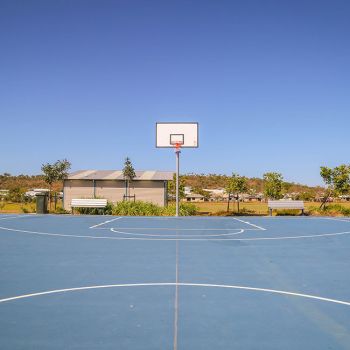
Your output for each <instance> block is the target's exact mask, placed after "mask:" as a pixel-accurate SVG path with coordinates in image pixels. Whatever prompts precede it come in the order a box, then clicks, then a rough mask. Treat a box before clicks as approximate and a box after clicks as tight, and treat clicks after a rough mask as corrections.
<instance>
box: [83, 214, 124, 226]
mask: <svg viewBox="0 0 350 350" xmlns="http://www.w3.org/2000/svg"><path fill="white" fill-rule="evenodd" d="M122 218H123V217H122V216H120V217H117V218H115V219H112V220H107V221H104V222H101V223H100V224H97V225H94V226H90V227H89V228H95V227H99V226H102V225H105V224H108V223H110V222H113V221H115V220H119V219H122Z"/></svg>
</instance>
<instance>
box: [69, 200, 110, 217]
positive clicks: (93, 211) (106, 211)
mask: <svg viewBox="0 0 350 350" xmlns="http://www.w3.org/2000/svg"><path fill="white" fill-rule="evenodd" d="M112 209H113V204H112V203H109V202H108V203H107V205H106V207H105V208H74V211H77V212H78V213H79V214H84V215H111V214H112Z"/></svg>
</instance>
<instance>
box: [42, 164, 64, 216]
mask: <svg viewBox="0 0 350 350" xmlns="http://www.w3.org/2000/svg"><path fill="white" fill-rule="evenodd" d="M70 167H71V163H70V162H69V161H68V160H67V159H63V160H57V161H56V162H55V163H54V164H49V163H46V164H43V165H42V166H41V171H42V172H43V173H44V181H45V182H46V183H47V184H48V185H49V208H50V210H51V189H52V184H53V183H54V182H55V181H62V180H64V179H65V178H66V177H67V176H68V171H69V169H70Z"/></svg>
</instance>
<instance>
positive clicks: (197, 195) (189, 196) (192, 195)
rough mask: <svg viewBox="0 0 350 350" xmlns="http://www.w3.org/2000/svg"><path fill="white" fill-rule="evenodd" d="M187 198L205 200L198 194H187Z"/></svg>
mask: <svg viewBox="0 0 350 350" xmlns="http://www.w3.org/2000/svg"><path fill="white" fill-rule="evenodd" d="M186 198H204V196H202V195H201V194H198V193H188V194H186Z"/></svg>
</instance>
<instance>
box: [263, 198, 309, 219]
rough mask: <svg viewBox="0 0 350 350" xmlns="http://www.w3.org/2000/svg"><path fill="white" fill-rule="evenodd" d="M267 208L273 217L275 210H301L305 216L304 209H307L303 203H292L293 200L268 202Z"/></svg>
mask: <svg viewBox="0 0 350 350" xmlns="http://www.w3.org/2000/svg"><path fill="white" fill-rule="evenodd" d="M267 206H268V208H269V212H270V215H271V216H272V210H273V209H300V210H301V213H302V215H304V209H305V207H304V202H303V201H291V200H279V201H268V202H267Z"/></svg>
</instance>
